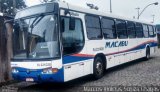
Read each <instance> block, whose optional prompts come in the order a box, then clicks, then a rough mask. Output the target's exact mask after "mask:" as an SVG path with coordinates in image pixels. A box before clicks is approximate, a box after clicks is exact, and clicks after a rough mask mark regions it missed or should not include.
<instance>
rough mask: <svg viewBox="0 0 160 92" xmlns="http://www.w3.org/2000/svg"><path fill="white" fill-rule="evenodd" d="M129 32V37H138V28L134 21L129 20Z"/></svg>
mask: <svg viewBox="0 0 160 92" xmlns="http://www.w3.org/2000/svg"><path fill="white" fill-rule="evenodd" d="M127 32H128V37H129V38H136V30H135V24H134V22H131V21H127Z"/></svg>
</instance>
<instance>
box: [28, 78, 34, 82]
mask: <svg viewBox="0 0 160 92" xmlns="http://www.w3.org/2000/svg"><path fill="white" fill-rule="evenodd" d="M26 81H28V82H33V81H34V79H33V78H26Z"/></svg>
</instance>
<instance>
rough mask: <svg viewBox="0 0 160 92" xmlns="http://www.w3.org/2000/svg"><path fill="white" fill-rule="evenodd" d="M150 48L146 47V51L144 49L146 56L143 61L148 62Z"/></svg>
mask: <svg viewBox="0 0 160 92" xmlns="http://www.w3.org/2000/svg"><path fill="white" fill-rule="evenodd" d="M150 57H151V56H150V48H149V47H147V49H146V56H145V60H149V59H150Z"/></svg>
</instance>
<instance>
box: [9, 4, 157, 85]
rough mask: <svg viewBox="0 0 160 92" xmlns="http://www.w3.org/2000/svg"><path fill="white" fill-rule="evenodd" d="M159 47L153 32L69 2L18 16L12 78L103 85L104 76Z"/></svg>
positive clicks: (146, 26) (149, 26) (139, 23)
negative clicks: (85, 80) (88, 78)
mask: <svg viewBox="0 0 160 92" xmlns="http://www.w3.org/2000/svg"><path fill="white" fill-rule="evenodd" d="M156 46H157V36H156V30H155V26H154V25H152V24H150V23H146V22H142V21H139V20H135V19H128V18H123V17H119V16H115V15H112V14H107V13H101V12H99V11H97V10H93V9H85V8H80V7H76V6H73V5H70V4H68V3H65V2H53V3H45V4H40V5H36V6H32V7H29V8H26V9H23V10H21V11H19V12H18V13H17V14H16V16H15V20H14V30H13V58H12V62H11V67H12V75H13V78H14V79H15V80H22V81H33V82H67V81H70V80H73V79H76V78H79V77H82V76H86V75H90V74H91V75H93V76H94V78H96V79H99V78H101V77H102V76H103V75H104V70H105V69H108V68H111V67H114V66H117V65H120V64H123V63H126V62H130V61H133V60H135V59H139V58H143V57H144V58H146V59H149V58H150V55H152V54H153V53H154V52H155V50H156Z"/></svg>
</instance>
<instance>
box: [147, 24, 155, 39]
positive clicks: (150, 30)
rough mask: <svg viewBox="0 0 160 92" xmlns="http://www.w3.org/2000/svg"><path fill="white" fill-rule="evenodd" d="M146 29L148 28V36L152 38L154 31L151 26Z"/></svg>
mask: <svg viewBox="0 0 160 92" xmlns="http://www.w3.org/2000/svg"><path fill="white" fill-rule="evenodd" d="M148 28H149V36H150V37H154V29H153V26H151V25H149V26H148Z"/></svg>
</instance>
